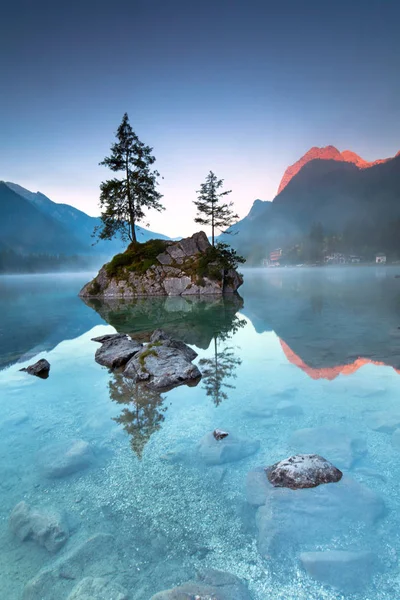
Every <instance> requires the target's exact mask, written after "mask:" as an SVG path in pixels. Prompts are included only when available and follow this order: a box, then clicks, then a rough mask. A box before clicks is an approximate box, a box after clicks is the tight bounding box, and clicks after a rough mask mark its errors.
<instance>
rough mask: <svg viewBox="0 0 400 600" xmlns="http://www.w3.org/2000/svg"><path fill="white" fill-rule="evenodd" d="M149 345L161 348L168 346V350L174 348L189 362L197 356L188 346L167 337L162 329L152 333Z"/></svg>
mask: <svg viewBox="0 0 400 600" xmlns="http://www.w3.org/2000/svg"><path fill="white" fill-rule="evenodd" d="M150 343H151V344H157V343H160V344H162V345H163V346H168V347H169V348H176V349H177V350H179V351H180V352H182V353H183V355H184V356H185V358H186V360H189V361H192V360H194V359H195V358H197V356H198V354H197V352H195V351H194V350H193V349H192V348H191V347H190V346H188V345H187V344H185V343H184V342H181V341H179V340H174V339H172V338H171V336H170V335H168V334H167V333H166V332H165V331H164V330H163V329H156V330H155V331H154V332H153V333H152V335H151V337H150Z"/></svg>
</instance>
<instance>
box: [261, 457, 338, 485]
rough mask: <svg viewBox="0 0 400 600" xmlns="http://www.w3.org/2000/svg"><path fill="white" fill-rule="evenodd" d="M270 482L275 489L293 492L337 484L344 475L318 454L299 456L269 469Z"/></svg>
mask: <svg viewBox="0 0 400 600" xmlns="http://www.w3.org/2000/svg"><path fill="white" fill-rule="evenodd" d="M265 471H266V475H267V477H268V481H269V482H270V483H272V485H273V486H274V487H286V488H290V489H292V490H299V489H302V488H313V487H317V486H318V485H321V484H323V483H337V482H338V481H340V480H341V478H342V476H343V473H342V472H341V471H339V469H337V468H336V467H334V466H333V465H332V464H331V463H330V462H329V461H327V460H326V459H325V458H323V457H322V456H319V455H318V454H297V455H295V456H290V457H289V458H286V459H285V460H281V461H279V462H277V463H275V464H274V465H272V466H271V467H267V469H266V470H265Z"/></svg>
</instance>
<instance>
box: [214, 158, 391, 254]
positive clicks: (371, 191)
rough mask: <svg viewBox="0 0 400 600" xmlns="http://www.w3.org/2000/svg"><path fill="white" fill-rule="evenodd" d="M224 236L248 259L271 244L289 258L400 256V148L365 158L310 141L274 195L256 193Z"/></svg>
mask: <svg viewBox="0 0 400 600" xmlns="http://www.w3.org/2000/svg"><path fill="white" fill-rule="evenodd" d="M231 232H232V233H233V234H237V235H229V236H228V235H223V236H221V239H222V240H223V241H226V242H229V243H230V244H231V245H232V246H233V247H234V248H235V249H236V250H237V251H238V252H239V253H240V254H242V255H243V256H245V257H246V259H247V261H248V264H250V265H260V264H261V261H262V260H263V259H264V258H265V257H267V256H268V255H269V253H270V252H272V251H273V250H274V249H276V248H280V249H281V250H282V256H283V259H284V262H285V263H286V264H298V263H318V262H321V261H322V260H323V257H324V255H326V254H329V253H334V252H337V253H339V252H342V253H346V254H353V255H357V256H359V257H361V260H363V261H371V260H374V258H375V254H376V253H384V254H385V255H387V257H388V260H392V261H393V260H398V259H400V153H398V154H397V155H396V156H395V157H393V158H387V159H379V160H376V161H373V162H367V161H365V160H363V159H362V158H361V157H360V156H358V155H357V154H355V153H354V152H351V151H349V150H346V151H344V152H339V150H337V149H336V148H334V147H333V146H327V147H324V148H311V150H309V151H308V152H307V153H306V154H305V155H304V156H303V157H302V158H300V160H298V161H297V162H296V163H295V164H293V165H291V166H290V167H288V169H287V170H286V171H285V173H284V175H283V177H282V180H281V183H280V185H279V188H278V194H277V196H276V197H275V198H274V199H273V201H272V202H269V201H262V200H256V201H255V202H254V204H253V206H252V208H251V210H250V212H249V214H248V215H247V216H246V217H245V218H244V219H242V220H241V221H239V222H238V223H237V224H236V225H235V226H234V227H232V228H231Z"/></svg>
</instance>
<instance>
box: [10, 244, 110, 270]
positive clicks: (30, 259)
mask: <svg viewBox="0 0 400 600" xmlns="http://www.w3.org/2000/svg"><path fill="white" fill-rule="evenodd" d="M101 260H102V259H101V257H100V258H99V257H96V259H94V258H92V257H88V256H79V255H73V256H65V255H63V254H58V255H51V254H28V255H22V254H17V253H16V252H14V251H13V250H2V251H0V273H49V272H58V271H86V270H88V269H93V268H97V267H98V266H99V264H101Z"/></svg>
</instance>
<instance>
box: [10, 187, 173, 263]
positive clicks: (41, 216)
mask: <svg viewBox="0 0 400 600" xmlns="http://www.w3.org/2000/svg"><path fill="white" fill-rule="evenodd" d="M0 217H1V218H0V273H1V272H3V273H7V272H25V273H27V272H44V271H55V270H63V271H65V270H74V271H77V270H85V269H88V268H90V269H93V268H98V267H99V266H101V265H102V264H103V263H104V262H105V261H107V260H109V259H110V258H111V257H112V256H114V255H115V254H117V253H118V252H122V251H123V250H124V249H125V246H126V244H124V243H122V242H121V241H120V240H119V239H117V240H112V241H108V240H102V241H100V242H97V243H95V240H94V238H93V237H92V234H93V231H94V228H95V227H96V225H98V224H99V222H100V219H99V218H96V217H90V216H89V215H87V214H86V213H84V212H82V211H81V210H78V209H77V208H74V207H73V206H69V205H68V204H57V203H56V202H53V201H52V200H50V199H49V198H48V197H47V196H45V195H44V194H42V193H41V192H37V193H33V192H31V191H29V190H27V189H25V188H23V187H21V186H20V185H17V184H15V183H10V182H5V181H0ZM137 236H138V239H139V241H144V242H145V241H148V240H149V239H152V238H160V239H164V240H167V239H169V238H168V237H167V236H165V235H162V234H159V233H154V232H152V231H148V230H147V229H143V228H142V227H137Z"/></svg>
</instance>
